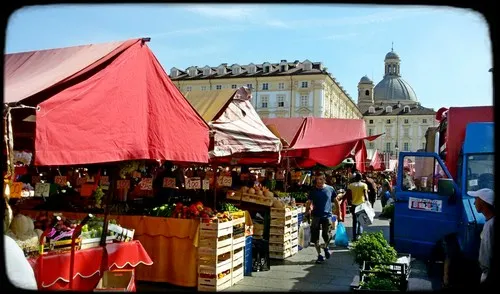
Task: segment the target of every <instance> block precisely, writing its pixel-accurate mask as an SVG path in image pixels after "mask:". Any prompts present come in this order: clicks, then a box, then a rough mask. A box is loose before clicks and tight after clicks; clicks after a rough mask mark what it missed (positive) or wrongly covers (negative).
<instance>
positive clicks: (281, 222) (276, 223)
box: [271, 218, 293, 227]
mask: <svg viewBox="0 0 500 294" xmlns="http://www.w3.org/2000/svg"><path fill="white" fill-rule="evenodd" d="M292 222H293V221H292V219H291V218H290V219H288V220H286V219H284V218H272V219H271V227H284V226H286V225H291V224H292Z"/></svg>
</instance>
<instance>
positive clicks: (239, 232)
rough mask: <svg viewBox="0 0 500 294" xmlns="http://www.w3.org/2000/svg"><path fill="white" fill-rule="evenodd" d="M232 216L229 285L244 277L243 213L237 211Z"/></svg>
mask: <svg viewBox="0 0 500 294" xmlns="http://www.w3.org/2000/svg"><path fill="white" fill-rule="evenodd" d="M231 214H232V216H233V249H232V256H233V257H232V269H231V274H232V278H231V285H234V284H236V283H238V282H239V281H241V280H243V277H244V269H243V266H244V263H243V261H244V256H245V240H246V239H245V212H244V211H238V212H233V213H231Z"/></svg>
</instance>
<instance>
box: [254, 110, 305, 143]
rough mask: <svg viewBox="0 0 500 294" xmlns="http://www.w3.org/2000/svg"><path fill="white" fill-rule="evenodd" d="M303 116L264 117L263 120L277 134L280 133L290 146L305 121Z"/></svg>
mask: <svg viewBox="0 0 500 294" xmlns="http://www.w3.org/2000/svg"><path fill="white" fill-rule="evenodd" d="M304 120H305V118H303V117H289V118H264V119H262V121H263V122H264V123H265V124H266V126H267V127H268V128H269V130H271V131H272V132H273V133H274V134H275V135H278V136H279V137H280V138H281V139H282V140H283V141H284V142H285V143H286V146H287V147H289V146H290V145H291V143H292V141H293V139H294V138H295V135H297V133H298V131H299V129H300V126H301V125H302V123H304Z"/></svg>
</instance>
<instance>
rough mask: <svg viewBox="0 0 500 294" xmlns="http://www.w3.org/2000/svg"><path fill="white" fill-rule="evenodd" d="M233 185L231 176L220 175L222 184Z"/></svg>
mask: <svg viewBox="0 0 500 294" xmlns="http://www.w3.org/2000/svg"><path fill="white" fill-rule="evenodd" d="M232 185H233V178H232V177H228V176H223V177H222V186H224V187H231V186H232Z"/></svg>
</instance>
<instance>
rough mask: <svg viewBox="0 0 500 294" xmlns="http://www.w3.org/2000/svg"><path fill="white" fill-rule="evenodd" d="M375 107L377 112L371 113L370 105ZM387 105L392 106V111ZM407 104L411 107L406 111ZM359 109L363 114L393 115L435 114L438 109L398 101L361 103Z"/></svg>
mask: <svg viewBox="0 0 500 294" xmlns="http://www.w3.org/2000/svg"><path fill="white" fill-rule="evenodd" d="M372 106H373V107H374V108H375V112H373V113H370V112H369V108H370V107H372ZM387 106H392V111H391V112H387V111H386V108H387ZM405 106H408V107H410V111H409V112H405V110H404V108H405ZM358 108H359V110H360V111H361V113H362V114H363V116H384V115H387V116H391V115H435V114H436V111H434V109H432V108H426V107H423V106H421V105H420V104H418V103H415V104H411V105H408V104H401V105H398V103H375V104H372V105H359V106H358Z"/></svg>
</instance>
